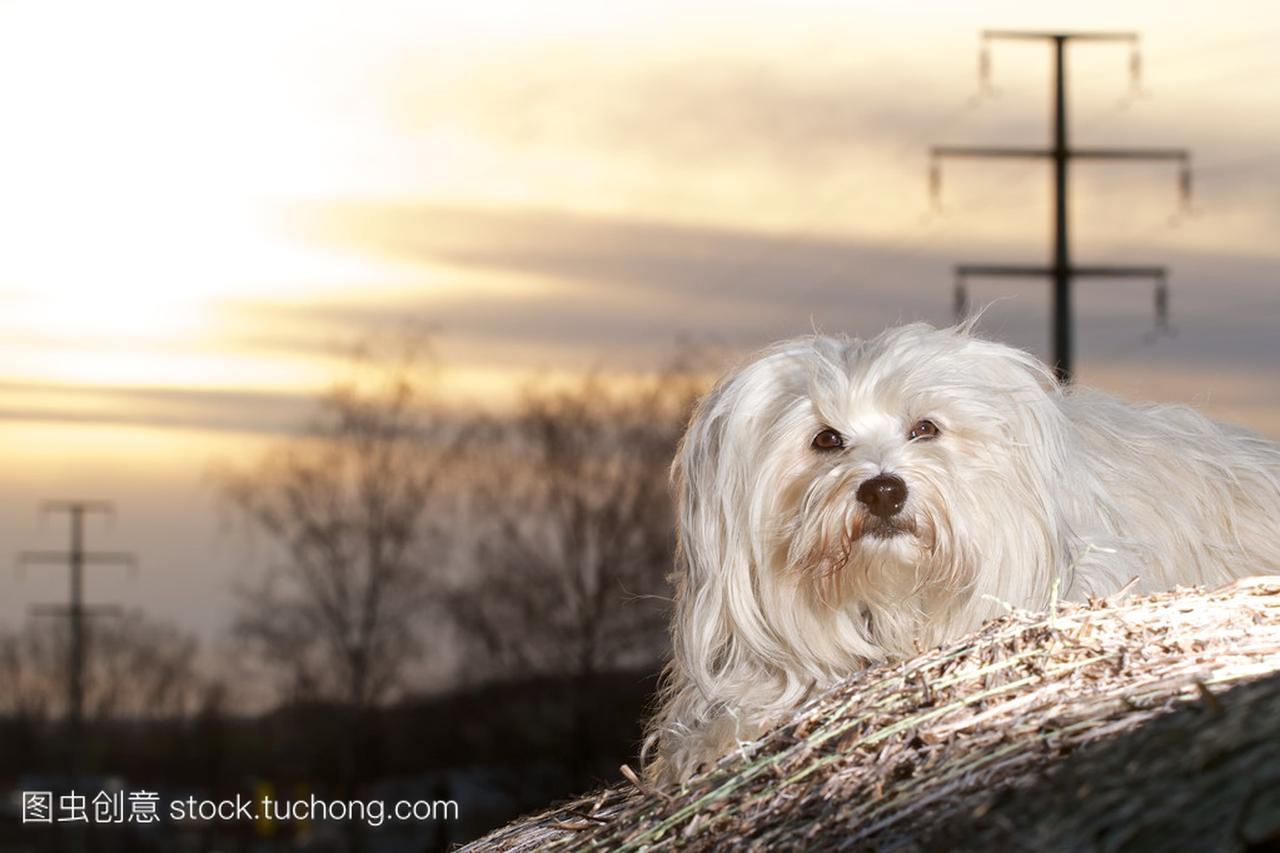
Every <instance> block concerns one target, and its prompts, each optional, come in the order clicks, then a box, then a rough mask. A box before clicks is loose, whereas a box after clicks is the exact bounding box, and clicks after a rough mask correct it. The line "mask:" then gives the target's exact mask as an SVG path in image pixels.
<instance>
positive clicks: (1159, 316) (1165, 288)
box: [1155, 276, 1169, 334]
mask: <svg viewBox="0 0 1280 853" xmlns="http://www.w3.org/2000/svg"><path fill="white" fill-rule="evenodd" d="M1155 297H1156V299H1155V301H1156V334H1160V333H1161V332H1168V331H1169V283H1168V281H1166V280H1165V277H1164V276H1160V277H1159V278H1157V279H1156V293H1155Z"/></svg>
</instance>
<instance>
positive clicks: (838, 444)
mask: <svg viewBox="0 0 1280 853" xmlns="http://www.w3.org/2000/svg"><path fill="white" fill-rule="evenodd" d="M813 446H814V448H816V449H817V450H839V449H840V448H842V447H844V436H843V435H841V434H840V433H838V432H836V431H835V430H833V429H832V428H831V427H826V428H825V429H823V430H822V431H821V432H819V433H818V434H817V435H815V436H814V437H813Z"/></svg>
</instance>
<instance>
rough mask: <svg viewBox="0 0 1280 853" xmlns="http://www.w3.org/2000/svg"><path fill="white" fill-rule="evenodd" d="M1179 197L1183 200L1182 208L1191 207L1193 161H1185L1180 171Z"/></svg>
mask: <svg viewBox="0 0 1280 853" xmlns="http://www.w3.org/2000/svg"><path fill="white" fill-rule="evenodd" d="M1178 197H1179V199H1180V200H1181V202H1182V209H1183V210H1189V209H1190V208H1191V163H1190V162H1189V161H1183V163H1182V170H1181V171H1180V172H1179V173H1178Z"/></svg>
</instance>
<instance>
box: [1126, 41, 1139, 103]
mask: <svg viewBox="0 0 1280 853" xmlns="http://www.w3.org/2000/svg"><path fill="white" fill-rule="evenodd" d="M1129 94H1130V96H1131V97H1134V98H1136V97H1138V96H1139V95H1141V94H1142V48H1140V47H1139V46H1138V40H1137V39H1134V40H1133V42H1131V43H1130V45H1129Z"/></svg>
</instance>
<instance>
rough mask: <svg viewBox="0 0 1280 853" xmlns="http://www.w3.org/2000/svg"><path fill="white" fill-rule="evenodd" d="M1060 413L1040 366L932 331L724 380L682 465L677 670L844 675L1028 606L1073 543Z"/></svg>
mask: <svg viewBox="0 0 1280 853" xmlns="http://www.w3.org/2000/svg"><path fill="white" fill-rule="evenodd" d="M1058 396H1059V390H1058V387H1057V385H1056V383H1055V382H1054V380H1053V378H1052V375H1051V374H1050V373H1049V372H1048V371H1047V370H1046V369H1045V367H1044V366H1043V365H1041V364H1040V363H1039V362H1038V361H1037V360H1036V359H1034V358H1033V357H1032V356H1030V355H1028V354H1026V353H1024V352H1021V351H1019V350H1016V349H1013V348H1010V347H1007V346H1004V345H1001V344H997V343H993V342H990V341H986V340H982V339H980V338H976V337H974V336H972V335H971V334H969V332H968V330H967V329H965V328H957V329H949V330H936V329H933V328H931V327H929V326H925V325H922V324H921V325H911V326H905V327H901V328H897V329H892V330H890V331H887V332H885V333H884V334H882V335H880V336H879V337H877V338H875V339H873V340H869V341H859V340H844V339H837V338H831V337H823V336H815V337H806V338H800V339H796V340H791V341H786V342H783V343H780V344H778V345H775V346H773V347H771V348H769V349H767V350H765V351H763V352H761V353H759V354H757V355H756V356H755V357H753V358H752V359H751V360H750V361H748V362H747V363H746V364H745V365H744V366H742V367H740V368H739V369H737V370H736V371H734V372H732V373H730V374H729V375H727V376H726V377H724V378H723V379H722V380H721V381H720V383H719V384H718V385H717V386H716V387H715V388H714V389H713V390H712V391H711V393H710V394H709V395H708V396H707V397H706V398H705V399H704V400H703V401H702V402H701V404H700V405H699V407H698V409H697V411H696V412H695V414H694V418H693V421H692V423H691V425H690V427H689V430H688V433H687V434H686V436H685V439H684V442H683V445H682V448H681V451H680V454H679V456H678V457H677V460H676V465H675V472H674V473H675V480H676V483H677V492H678V498H679V503H680V513H679V525H680V530H679V533H680V545H681V563H682V571H681V572H679V573H678V574H677V579H678V590H677V599H678V601H677V604H678V612H677V616H676V622H677V624H676V629H675V632H674V633H675V642H676V653H677V656H678V657H679V658H681V663H682V665H683V666H684V667H685V668H686V669H688V670H690V673H689V674H690V675H692V676H693V677H694V679H695V681H697V680H705V679H714V678H717V677H718V676H719V675H721V674H724V673H727V672H728V671H730V670H732V669H734V668H735V667H738V668H740V667H741V665H742V664H743V663H744V661H746V660H747V659H750V661H752V666H753V667H755V668H756V669H759V668H760V667H764V668H766V669H772V670H774V671H778V672H784V673H800V672H808V673H809V674H810V675H819V674H821V673H828V674H829V673H830V672H832V671H835V670H839V669H845V670H846V671H847V667H848V666H850V665H851V664H853V663H855V662H857V661H861V662H864V663H865V662H866V661H869V660H879V659H884V658H886V657H892V656H896V655H900V654H909V653H910V652H911V651H912V650H913V648H914V647H915V646H916V645H917V644H919V643H930V642H934V641H937V640H939V639H941V638H942V637H943V636H944V635H946V634H948V633H951V630H950V629H951V628H952V627H955V626H957V625H960V624H962V623H964V624H965V625H966V626H967V625H968V624H974V625H976V624H977V623H978V622H980V621H981V619H982V618H984V617H986V616H988V615H990V613H991V612H992V611H993V609H994V608H993V606H992V602H991V601H988V600H987V599H988V598H990V599H992V600H994V599H997V598H1000V597H1002V596H1004V597H1005V599H1004V600H1012V601H1014V602H1016V603H1023V602H1025V600H1026V599H1027V597H1028V591H1029V590H1031V589H1037V588H1040V587H1043V586H1046V584H1045V579H1044V575H1045V573H1046V572H1048V571H1050V568H1049V567H1048V566H1047V565H1046V554H1047V553H1048V552H1049V551H1050V550H1052V547H1053V545H1052V543H1053V542H1054V541H1056V540H1057V539H1058V538H1060V536H1061V531H1059V530H1057V529H1055V527H1056V525H1057V524H1058V522H1057V520H1056V519H1057V513H1056V512H1055V510H1054V506H1053V505H1054V504H1055V502H1056V500H1057V498H1056V497H1055V496H1054V495H1052V494H1050V492H1051V491H1052V490H1053V489H1054V488H1055V486H1054V485H1053V483H1054V477H1055V472H1056V471H1059V470H1061V467H1062V466H1061V464H1060V463H1061V459H1062V458H1063V457H1064V454H1065V452H1066V448H1065V446H1064V445H1065V443H1066V442H1067V441H1068V440H1069V434H1068V431H1067V430H1066V429H1065V427H1064V423H1063V420H1062V414H1061V409H1060V407H1059V405H1058V404H1057V400H1058ZM979 601H981V603H978V602H979Z"/></svg>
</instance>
